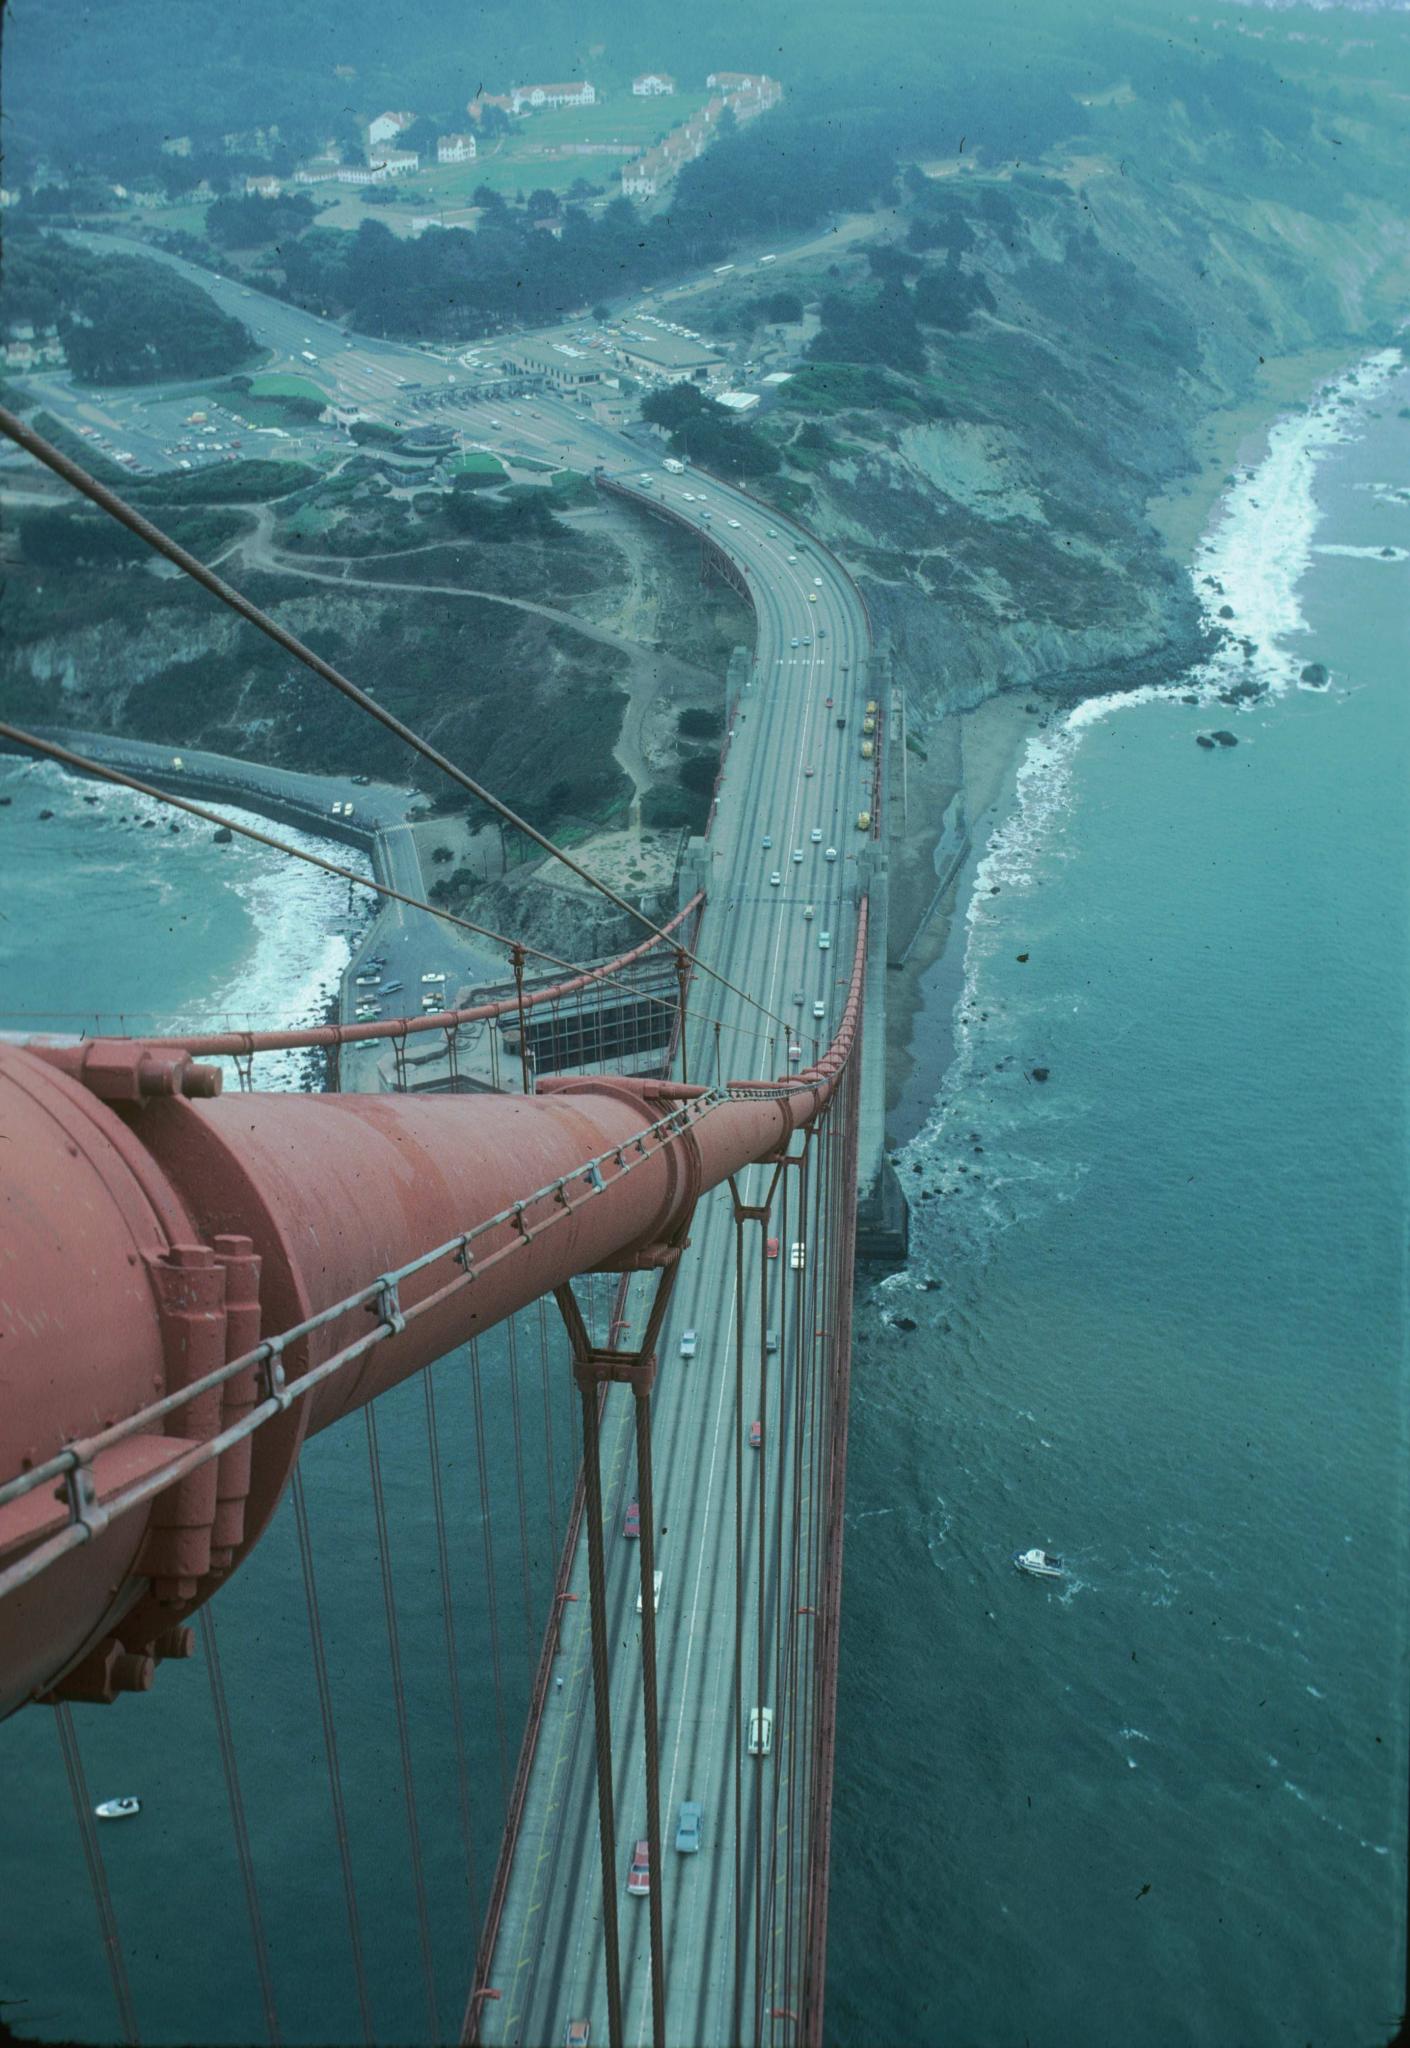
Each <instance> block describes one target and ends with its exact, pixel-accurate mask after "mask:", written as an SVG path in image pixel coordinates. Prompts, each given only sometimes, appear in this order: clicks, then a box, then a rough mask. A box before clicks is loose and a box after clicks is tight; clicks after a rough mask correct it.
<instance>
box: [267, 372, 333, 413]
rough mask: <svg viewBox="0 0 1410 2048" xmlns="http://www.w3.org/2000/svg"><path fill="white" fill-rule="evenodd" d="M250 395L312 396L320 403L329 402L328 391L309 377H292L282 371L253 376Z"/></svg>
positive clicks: (278, 396)
mask: <svg viewBox="0 0 1410 2048" xmlns="http://www.w3.org/2000/svg"><path fill="white" fill-rule="evenodd" d="M250 395H251V397H253V398H312V399H315V400H316V401H317V402H318V404H319V405H326V404H327V403H328V393H327V392H326V391H321V390H320V389H319V387H318V386H317V385H316V384H311V383H310V382H309V380H308V378H307V377H291V376H288V375H286V374H284V373H283V372H280V371H271V372H270V373H268V374H267V375H266V376H263V377H255V378H252V379H251V381H250Z"/></svg>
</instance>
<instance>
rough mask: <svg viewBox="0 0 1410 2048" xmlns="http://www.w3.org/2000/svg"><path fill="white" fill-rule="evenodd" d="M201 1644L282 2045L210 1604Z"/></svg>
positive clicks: (257, 1948) (272, 2023)
mask: <svg viewBox="0 0 1410 2048" xmlns="http://www.w3.org/2000/svg"><path fill="white" fill-rule="evenodd" d="M199 1621H200V1628H201V1648H202V1649H203V1650H204V1651H205V1653H206V1675H207V1676H208V1678H209V1679H210V1687H211V1704H212V1705H213V1707H214V1708H215V1726H216V1734H217V1736H218V1738H219V1741H220V1763H221V1769H222V1770H223V1771H224V1773H225V1792H226V1797H227V1798H228V1800H229V1802H230V1826H231V1830H232V1832H233V1834H234V1836H235V1852H236V1854H237V1856H238V1857H239V1859H240V1881H241V1883H242V1884H243V1885H244V1888H245V1909H246V1911H247V1912H248V1913H249V1916H250V1945H251V1947H252V1948H253V1949H254V1952H255V1969H256V1971H257V1973H258V1975H259V1989H260V1998H261V2001H262V2002H263V2005H264V2025H265V2032H266V2033H267V2034H268V2035H269V2039H270V2048H279V2015H278V2012H277V2010H276V2008H275V2003H274V1979H273V1977H272V1976H271V1975H270V1970H269V1944H268V1943H267V1942H266V1940H265V1938H264V1916H263V1914H262V1913H261V1912H260V1903H259V1886H258V1885H257V1884H256V1882H255V1859H254V1856H253V1853H252V1852H251V1849H250V1831H249V1827H248V1825H247V1823H246V1820H245V1801H244V1796H243V1794H242V1793H241V1791H240V1771H239V1766H238V1764H237V1763H236V1759H235V1731H234V1729H233V1728H232V1727H231V1725H230V1707H229V1703H228V1702H227V1700H226V1697H225V1674H224V1673H223V1671H222V1670H221V1668H220V1647H219V1645H218V1643H217V1642H216V1635H215V1618H214V1616H213V1615H212V1613H211V1610H210V1605H209V1603H207V1605H206V1606H204V1607H203V1608H201V1610H200V1615H199Z"/></svg>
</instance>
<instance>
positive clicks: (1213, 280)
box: [770, 136, 1406, 721]
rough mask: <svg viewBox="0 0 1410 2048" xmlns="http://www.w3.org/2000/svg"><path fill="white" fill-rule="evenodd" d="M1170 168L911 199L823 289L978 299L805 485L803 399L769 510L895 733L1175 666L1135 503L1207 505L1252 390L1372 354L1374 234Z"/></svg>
mask: <svg viewBox="0 0 1410 2048" xmlns="http://www.w3.org/2000/svg"><path fill="white" fill-rule="evenodd" d="M1179 140H1180V138H1179V137H1178V136H1177V138H1176V141H1177V143H1178V142H1179ZM1195 157H1196V153H1195V152H1194V149H1193V145H1190V147H1189V149H1188V150H1187V151H1184V152H1183V153H1182V151H1181V150H1180V149H1178V148H1176V149H1175V152H1174V157H1173V167H1172V169H1171V171H1170V175H1169V176H1168V178H1167V179H1166V180H1165V183H1164V184H1163V185H1158V184H1156V183H1155V182H1153V181H1152V180H1150V179H1144V180H1138V179H1136V178H1135V177H1132V176H1127V175H1124V174H1123V166H1122V165H1121V164H1120V163H1119V162H1116V161H1110V160H1107V159H1105V158H1102V157H1088V158H1084V159H1081V160H1079V161H1076V162H1074V163H1072V164H1070V165H1069V166H1067V167H1066V168H1065V169H1064V170H1063V171H1062V172H1061V174H1060V175H1058V174H1041V175H1040V174H1036V173H1035V174H1023V173H1020V174H1018V175H1016V176H1000V177H991V176H985V175H983V174H975V175H957V176H947V177H945V178H926V177H924V176H923V175H917V174H916V173H912V174H911V177H910V180H909V183H908V190H907V196H906V203H905V205H904V207H903V208H902V210H901V211H900V213H899V214H898V216H897V217H895V219H894V220H892V221H890V222H887V223H879V228H880V230H881V235H880V237H879V241H880V247H879V252H878V253H877V254H875V255H873V257H872V259H871V263H872V271H873V275H872V276H871V277H869V276H868V272H867V269H866V268H865V267H864V264H863V262H862V261H857V262H855V263H854V264H853V265H852V266H851V268H850V270H847V269H843V270H842V271H841V272H840V274H835V275H834V278H833V279H830V280H829V281H828V289H830V290H834V291H841V292H843V293H846V292H848V291H849V290H850V291H854V292H862V293H865V292H866V291H867V290H868V289H869V288H870V289H874V286H875V277H876V276H881V277H883V278H886V277H888V276H889V277H890V279H891V280H892V284H891V289H892V290H893V293H894V292H895V290H896V284H895V280H896V279H898V278H899V279H900V280H902V281H903V284H904V288H905V289H906V290H907V291H908V292H909V293H910V294H911V299H912V303H913V304H915V305H917V306H919V305H921V304H922V303H923V300H924V294H925V289H926V287H925V282H924V281H925V279H926V278H927V276H929V277H930V279H931V280H932V283H931V287H930V291H931V298H930V301H929V303H931V304H933V303H934V301H935V295H936V293H937V292H943V290H944V289H945V288H946V281H948V283H949V284H950V285H952V286H953V287H954V289H955V292H956V295H957V297H959V298H960V299H961V301H962V300H963V299H964V297H965V296H966V295H967V294H968V293H970V292H974V293H975V294H977V295H978V303H977V304H975V305H974V306H973V308H972V310H970V311H969V312H968V314H967V316H966V313H965V312H964V311H961V312H960V313H959V314H957V316H956V322H955V330H954V331H945V330H943V329H937V327H936V326H934V325H933V324H931V323H929V322H928V321H927V320H926V319H925V318H924V317H922V319H921V322H920V338H921V339H922V340H923V344H924V357H925V365H926V367H925V370H924V372H923V373H919V372H917V371H916V369H915V368H914V367H912V368H911V369H909V370H905V369H902V370H899V371H898V370H896V369H895V368H894V367H891V366H887V367H886V369H885V376H886V379H887V381H888V382H889V385H890V389H891V392H892V394H893V400H894V402H893V403H891V404H888V403H887V402H885V401H883V402H882V403H881V404H880V405H877V406H874V407H870V408H867V409H862V408H857V409H838V408H837V407H835V406H834V407H832V408H831V410H830V415H829V416H828V417H827V419H826V428H825V433H824V434H823V435H822V436H821V439H822V441H823V442H824V444H825V446H824V448H823V449H822V450H820V449H819V445H818V444H819V439H820V437H819V435H818V432H817V430H816V428H814V429H813V430H812V434H811V440H810V443H809V446H808V452H807V459H806V464H805V465H804V464H802V463H801V462H800V461H799V460H798V459H797V458H800V457H801V455H802V452H803V451H802V444H801V443H800V442H799V441H798V438H797V436H798V434H799V433H800V432H802V431H803V430H804V429H803V425H802V422H803V420H804V417H805V415H804V413H803V403H804V397H805V392H806V389H807V387H808V386H809V384H810V382H811V381H812V379H811V376H810V373H809V372H808V371H804V373H803V374H802V376H800V378H799V379H797V380H796V382H797V383H798V384H799V385H801V386H803V387H804V390H803V391H800V392H799V394H798V397H797V398H796V399H795V400H794V401H792V403H793V405H794V406H795V408H796V411H795V420H796V421H797V422H798V424H797V425H793V424H790V425H789V426H788V427H786V428H784V429H783V433H782V434H781V438H782V439H784V441H785V446H784V449H783V453H784V458H785V463H786V465H787V466H788V467H787V468H786V471H785V478H784V480H783V482H782V484H781V486H780V488H781V493H782V494H783V495H784V496H786V497H787V498H788V499H789V500H790V501H791V503H792V505H793V507H794V508H795V509H796V510H797V512H798V515H799V516H800V517H801V518H802V519H803V521H804V522H805V523H806V524H807V525H808V526H810V527H811V528H812V529H813V531H814V532H816V533H817V534H818V536H819V537H820V538H821V539H823V540H825V541H826V542H827V543H828V544H829V545H830V546H832V547H833V548H834V549H835V550H836V552H837V553H838V554H839V555H840V556H841V557H842V558H843V560H844V561H846V563H847V564H848V566H849V567H850V568H851V569H852V571H853V573H854V574H855V575H856V577H857V580H858V582H859V584H860V586H861V588H862V590H863V592H864V594H865V596H866V600H867V604H868V607H869V609H870V612H871V616H872V620H873V624H874V626H875V627H876V629H877V631H878V635H879V636H880V637H881V638H882V639H883V641H884V642H886V643H888V644H889V645H890V647H891V650H892V652H893V655H894V658H895V672H896V675H897V678H898V680H900V681H902V682H903V683H904V684H905V685H906V687H907V689H908V692H909V695H910V699H911V704H912V710H913V713H914V714H915V716H916V717H917V719H918V720H921V721H923V720H926V719H929V718H933V717H934V716H935V715H937V714H940V713H943V712H944V711H947V710H959V709H967V708H970V707H972V706H973V705H975V704H976V703H979V702H981V701H982V700H983V699H984V698H986V697H988V696H990V695H992V694H994V693H995V692H996V691H998V690H1002V689H1006V688H1018V687H1021V688H1023V689H1025V690H1029V691H1043V692H1048V693H1051V694H1053V695H1056V696H1060V697H1064V698H1066V697H1071V696H1075V695H1084V694H1088V693H1090V692H1093V691H1100V690H1108V689H1122V688H1128V687H1134V686H1136V685H1138V684H1140V683H1142V682H1146V681H1149V680H1151V679H1152V678H1153V677H1154V676H1157V675H1163V676H1168V675H1170V674H1171V673H1172V672H1178V670H1179V669H1180V668H1182V667H1184V666H1186V665H1187V664H1188V663H1189V662H1191V661H1193V660H1195V659H1197V658H1198V657H1199V655H1200V654H1201V652H1202V651H1204V648H1205V644H1206V643H1205V640H1204V636H1203V631H1202V627H1201V623H1200V619H1199V615H1198V609H1197V606H1196V604H1195V600H1194V595H1193V591H1192V588H1191V584H1190V579H1189V577H1188V575H1187V574H1186V573H1185V563H1184V560H1183V559H1182V558H1181V556H1180V555H1178V554H1177V553H1175V552H1174V551H1172V549H1171V548H1170V546H1169V545H1168V543H1167V540H1166V539H1165V537H1164V536H1163V534H1162V532H1161V531H1160V530H1158V528H1157V526H1156V525H1155V524H1154V523H1153V520H1152V518H1151V512H1150V507H1151V502H1152V500H1153V499H1155V498H1157V497H1161V496H1162V495H1168V494H1171V493H1172V492H1173V493H1177V494H1178V493H1179V492H1180V491H1181V490H1182V489H1185V490H1189V491H1191V492H1192V493H1196V494H1198V492H1199V491H1200V490H1201V489H1204V491H1205V497H1204V499H1203V500H1201V502H1206V503H1207V501H1208V495H1209V484H1210V480H1209V479H1201V477H1200V459H1199V457H1200V454H1201V452H1202V450H1201V448H1200V438H1201V430H1202V429H1203V428H1204V427H1206V425H1207V423H1208V421H1209V419H1210V416H1211V415H1212V414H1215V413H1216V412H1218V411H1219V409H1221V408H1226V407H1230V406H1237V405H1242V404H1246V403H1247V402H1248V401H1249V400H1250V399H1251V398H1253V397H1254V396H1255V394H1256V393H1257V392H1258V390H1259V384H1260V377H1261V375H1262V374H1263V372H1264V370H1265V367H1266V365H1267V364H1268V363H1269V362H1272V361H1273V360H1274V359H1275V358H1278V359H1281V358H1286V357H1288V356H1291V355H1294V354H1298V353H1300V352H1303V351H1313V350H1319V349H1323V350H1324V349H1326V348H1328V347H1331V346H1343V347H1345V348H1346V349H1347V351H1348V352H1350V351H1352V350H1353V349H1354V348H1355V347H1356V346H1357V345H1358V344H1361V343H1365V344H1368V345H1369V344H1370V343H1371V342H1372V341H1376V340H1384V339H1385V338H1387V332H1388V329H1387V324H1386V323H1387V320H1388V317H1389V315H1390V313H1391V312H1392V310H1393V309H1394V308H1395V306H1396V305H1397V304H1398V303H1400V296H1401V293H1402V291H1403V288H1404V283H1405V272H1406V235H1405V228H1404V223H1403V221H1402V220H1401V219H1400V218H1399V217H1398V215H1397V214H1396V212H1395V211H1394V210H1393V209H1392V208H1391V207H1389V206H1387V205H1376V204H1373V203H1370V202H1360V203H1357V204H1355V205H1352V204H1350V203H1348V204H1347V205H1346V207H1345V209H1344V217H1342V218H1340V219H1335V220H1327V219H1324V218H1320V217H1318V216H1317V215H1315V214H1314V213H1312V212H1310V211H1306V210H1299V209H1298V208H1297V207H1295V206H1294V205H1292V204H1290V203H1279V202H1276V201H1274V200H1273V199H1254V200H1250V199H1245V198H1240V197H1237V196H1235V195H1234V194H1233V193H1231V192H1229V191H1225V190H1222V189H1219V188H1218V187H1217V186H1213V187H1212V186H1211V185H1210V184H1209V183H1208V182H1201V181H1200V180H1198V179H1197V178H1196V177H1195V176H1194V172H1195V170H1196V169H1197V168H1199V165H1198V164H1197V162H1196V161H1195ZM1203 168H1204V170H1205V171H1206V173H1207V171H1208V168H1209V167H1208V165H1205V166H1204V167H1203ZM917 223H919V224H920V225H919V227H917ZM937 241H938V242H939V243H940V245H941V247H940V253H939V255H938V257H937V255H936V253H935V247H934V244H935V242H937ZM917 244H919V245H920V246H921V249H922V252H923V253H922V254H921V256H920V257H919V259H917V257H916V255H915V254H914V253H913V251H914V250H915V249H916V246H917ZM874 246H875V245H874ZM937 272H938V275H939V282H938V283H937V282H936V275H937ZM823 303H824V307H825V306H826V299H824V302H823ZM896 303H898V304H899V303H901V302H900V301H899V300H898V301H897V302H896ZM826 347H827V331H826V326H825V325H824V330H823V334H822V336H821V337H820V340H819V342H818V343H816V344H815V345H814V353H815V354H817V355H821V354H823V352H824V351H825V350H826ZM877 347H878V357H879V360H880V361H881V362H882V363H883V364H885V361H886V358H885V353H884V351H885V339H884V336H882V337H879V338H878V344H877ZM898 354H899V352H898ZM877 359H878V358H875V357H874V358H873V361H875V360H877ZM825 374H826V373H825V371H824V370H823V369H822V367H821V366H820V367H819V370H818V371H817V373H816V375H817V376H819V377H822V376H825ZM853 374H855V372H854V373H853ZM872 374H873V376H874V375H875V373H874V372H872ZM1305 381H1306V383H1308V384H1310V383H1311V382H1312V381H1313V367H1312V365H1311V363H1310V362H1309V365H1308V368H1307V372H1306V380H1305ZM1268 407H1269V412H1270V413H1271V412H1272V411H1273V410H1274V408H1275V401H1274V400H1273V399H1272V397H1271V396H1270V397H1269V400H1268ZM917 415H919V416H917ZM785 417H786V415H784V414H780V415H777V416H776V419H775V421H774V422H771V423H770V425H771V426H776V427H783V422H784V419H785ZM820 454H822V455H823V456H824V457H825V459H822V460H820Z"/></svg>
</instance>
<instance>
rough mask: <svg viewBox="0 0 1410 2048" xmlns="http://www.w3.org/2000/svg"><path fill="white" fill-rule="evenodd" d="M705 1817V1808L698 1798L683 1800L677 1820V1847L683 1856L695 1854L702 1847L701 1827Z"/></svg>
mask: <svg viewBox="0 0 1410 2048" xmlns="http://www.w3.org/2000/svg"><path fill="white" fill-rule="evenodd" d="M704 1818H705V1809H704V1807H703V1806H701V1804H700V1802H699V1801H698V1800H696V1799H683V1800H682V1801H681V1810H680V1818H679V1820H678V1821H677V1822H676V1847H677V1849H679V1851H680V1853H681V1855H682V1856H694V1855H695V1853H696V1852H697V1850H698V1849H699V1847H700V1827H701V1823H702V1822H703V1821H704Z"/></svg>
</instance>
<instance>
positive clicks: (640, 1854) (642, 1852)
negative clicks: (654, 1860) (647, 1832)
mask: <svg viewBox="0 0 1410 2048" xmlns="http://www.w3.org/2000/svg"><path fill="white" fill-rule="evenodd" d="M627 1890H628V1891H629V1892H630V1893H631V1895H632V1897H633V1898H634V1899H644V1898H645V1897H646V1895H647V1893H648V1892H649V1891H650V1890H651V1844H650V1843H649V1842H638V1843H637V1845H636V1847H635V1848H634V1849H633V1850H632V1867H631V1869H630V1870H629V1871H628V1872H627Z"/></svg>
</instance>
